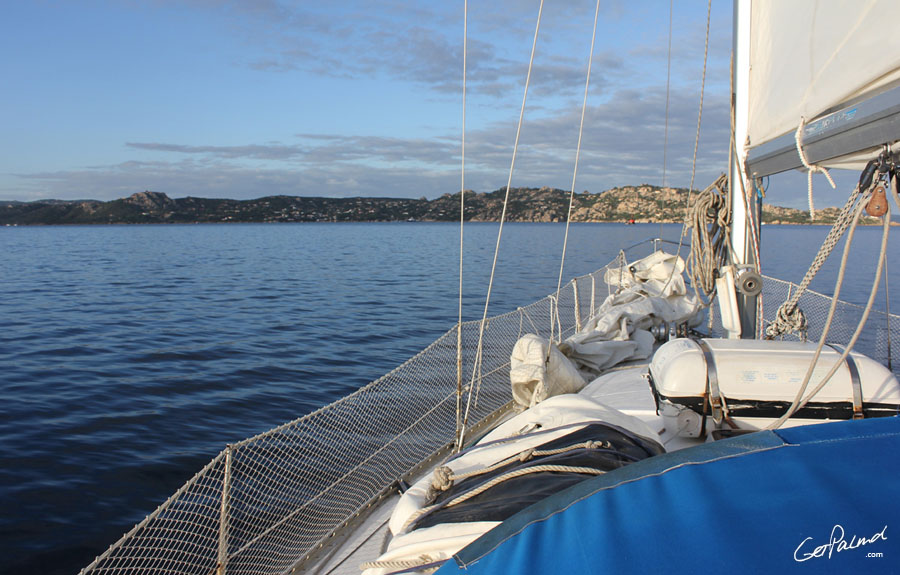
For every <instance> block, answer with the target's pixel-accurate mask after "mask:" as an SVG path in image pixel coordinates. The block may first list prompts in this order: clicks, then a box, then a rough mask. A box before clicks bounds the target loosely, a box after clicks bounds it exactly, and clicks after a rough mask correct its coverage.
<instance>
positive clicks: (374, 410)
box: [82, 259, 619, 575]
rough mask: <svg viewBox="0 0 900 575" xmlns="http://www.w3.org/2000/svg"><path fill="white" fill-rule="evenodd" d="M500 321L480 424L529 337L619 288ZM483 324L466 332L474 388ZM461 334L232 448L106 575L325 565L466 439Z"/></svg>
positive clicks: (583, 280) (580, 283)
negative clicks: (459, 429)
mask: <svg viewBox="0 0 900 575" xmlns="http://www.w3.org/2000/svg"><path fill="white" fill-rule="evenodd" d="M618 261H619V260H618V259H617V260H614V261H613V262H610V264H609V265H608V266H606V267H604V268H602V269H600V270H598V271H597V272H594V273H593V274H589V275H586V276H582V277H578V278H575V279H573V280H572V281H570V282H569V284H567V285H566V287H564V288H563V289H562V290H561V292H560V294H559V299H558V300H557V299H556V298H555V297H554V296H547V297H545V298H543V299H541V300H539V301H536V302H534V303H532V304H530V305H528V306H525V307H522V308H519V309H517V310H515V311H512V312H508V313H505V314H502V315H498V316H495V317H492V318H490V319H489V320H488V322H487V325H486V330H485V344H484V353H483V360H482V364H483V366H482V374H481V378H480V382H479V389H478V393H477V395H476V397H477V401H476V402H474V404H473V411H472V412H471V415H470V421H471V422H476V423H475V426H476V427H477V422H479V421H482V420H486V419H488V418H490V417H491V416H492V414H495V413H496V412H498V411H499V410H502V409H504V408H505V406H507V405H508V404H509V401H510V399H511V393H510V386H509V357H510V353H511V351H512V347H513V345H514V344H515V342H516V341H517V340H518V339H519V337H520V336H521V335H523V334H524V333H528V332H531V333H534V332H537V333H538V334H539V335H544V336H548V335H549V334H550V322H551V318H554V321H556V322H557V327H556V330H557V331H556V332H555V333H556V334H559V333H561V334H562V337H566V336H568V335H570V334H571V333H573V332H574V330H575V328H576V326H577V325H580V324H581V322H582V321H586V320H587V319H588V317H589V315H590V314H591V313H592V312H593V311H594V310H595V309H596V307H597V306H599V304H600V302H602V301H603V299H605V298H606V296H607V295H608V294H609V293H610V290H611V289H612V288H611V287H610V286H607V285H606V283H605V282H604V281H603V277H604V274H605V271H606V269H607V267H610V266H616V265H618V264H617V262H618ZM479 323H480V322H478V321H472V322H466V323H463V324H462V326H461V330H462V341H463V373H464V374H465V377H464V381H468V380H469V378H470V377H471V373H472V366H473V362H474V357H475V349H476V346H477V342H478V330H479ZM456 340H457V336H456V328H453V329H452V330H450V331H448V332H447V333H445V334H444V335H443V336H441V337H440V338H438V339H437V341H435V342H434V343H432V344H431V345H430V346H428V347H427V348H426V349H424V350H423V351H422V352H420V353H419V354H417V355H416V356H414V357H412V358H411V359H409V360H408V361H406V362H405V363H404V364H402V365H400V366H399V367H397V368H396V369H395V370H393V371H391V372H390V373H388V374H386V375H384V376H383V377H381V378H380V379H378V380H376V381H374V382H372V383H370V384H368V385H366V386H365V387H363V388H361V389H359V390H357V391H356V392H354V393H352V394H350V395H348V396H346V397H344V398H342V399H340V400H338V401H336V402H334V403H332V404H331V405H328V406H326V407H323V408H321V409H319V410H317V411H315V412H313V413H310V414H309V415H306V416H304V417H302V418H300V419H297V420H295V421H292V422H289V423H286V424H284V425H282V426H279V427H276V428H274V429H272V430H270V431H268V432H265V433H262V434H260V435H258V436H255V437H252V438H249V439H247V440H244V441H241V442H239V443H236V444H233V445H230V446H228V447H227V448H226V449H224V450H223V451H222V452H221V453H220V454H219V455H217V456H216V457H215V458H213V460H212V461H211V462H210V463H209V464H208V465H207V466H206V467H204V468H203V469H202V470H201V471H200V472H199V473H197V474H196V475H195V476H194V477H193V478H191V479H190V480H189V481H188V482H187V483H186V484H185V485H184V486H183V487H181V488H180V489H179V490H178V491H177V492H176V493H175V494H174V495H172V497H170V498H169V500H168V501H166V502H165V503H164V504H163V505H161V506H160V507H159V508H158V509H157V510H156V511H154V512H153V513H151V514H150V515H149V516H148V517H147V518H146V519H144V521H142V522H141V523H139V524H138V525H136V526H135V527H134V528H133V529H132V530H131V531H130V532H128V533H127V534H126V535H125V536H124V537H122V539H120V540H119V541H118V542H117V543H115V544H114V545H112V546H111V547H110V548H109V549H108V550H107V551H106V552H105V553H103V554H102V555H101V556H100V557H98V558H97V559H96V560H95V561H94V562H93V563H91V564H90V565H89V566H88V567H86V568H85V569H83V570H82V574H83V575H87V574H95V573H109V574H118V573H126V572H127V573H138V572H139V573H147V574H150V573H160V574H162V573H167V574H169V573H185V574H197V575H212V574H226V573H227V574H245V573H246V574H250V573H253V574H256V575H260V574H269V573H271V574H279V573H285V572H288V571H291V570H292V569H294V568H296V567H299V568H300V570H301V571H302V570H303V568H304V566H309V565H314V564H315V561H316V560H317V558H318V557H319V556H320V555H321V553H322V552H323V551H324V550H326V549H327V548H328V546H329V543H330V542H331V541H333V540H334V539H336V537H335V534H337V533H340V532H341V531H342V530H346V529H348V528H349V527H351V526H352V524H353V523H354V522H357V521H358V520H360V518H362V517H363V516H364V515H365V514H366V511H367V509H368V508H370V507H371V506H373V505H374V504H375V503H377V502H378V501H379V500H380V499H383V498H384V497H386V496H388V495H390V494H392V493H395V492H396V487H397V482H398V480H399V479H401V478H402V479H410V478H411V475H412V474H414V473H416V472H418V471H420V464H421V462H423V461H429V460H434V459H435V458H436V457H440V456H441V455H442V453H446V451H447V448H448V446H449V445H451V444H452V442H453V440H454V437H455V432H456V403H457V402H456V389H457V377H456Z"/></svg>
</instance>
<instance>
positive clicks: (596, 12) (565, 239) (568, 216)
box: [547, 0, 600, 359]
mask: <svg viewBox="0 0 900 575" xmlns="http://www.w3.org/2000/svg"><path fill="white" fill-rule="evenodd" d="M599 16H600V0H597V7H596V8H595V9H594V30H593V32H592V33H591V51H590V53H589V55H588V67H587V76H586V78H585V80H584V100H583V101H582V103H581V122H580V123H579V124H578V143H577V145H576V146H575V168H574V169H573V170H572V187H571V189H570V191H569V211H568V213H567V214H566V234H565V236H564V237H563V248H562V257H561V258H560V261H559V278H558V279H557V280H556V299H557V300H559V292H560V290H561V289H562V278H563V268H564V267H565V265H566V249H567V246H568V245H569V225H570V224H571V223H572V206H574V204H575V179H576V177H577V175H578V159H579V157H580V155H581V138H582V135H583V133H584V115H585V111H586V110H587V101H588V88H589V87H590V85H591V67H592V66H593V62H594V41H595V40H596V38H597V21H598V20H599ZM576 289H577V288H576ZM575 305H576V306H577V305H578V297H577V295H576V298H575ZM575 321H576V322H577V324H580V323H581V318H580V317H578V313H577V311H576V318H575ZM576 329H578V331H581V326H580V325H577V326H576ZM560 337H562V334H560ZM550 341H551V342H552V341H553V322H552V320H551V322H550ZM549 357H550V346H547V358H548V359H549Z"/></svg>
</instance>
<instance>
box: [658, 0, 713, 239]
mask: <svg viewBox="0 0 900 575" xmlns="http://www.w3.org/2000/svg"><path fill="white" fill-rule="evenodd" d="M673 2H674V0H669V48H668V52H667V54H668V55H667V60H666V127H665V131H664V132H663V170H662V187H663V188H665V187H666V160H667V159H668V158H667V155H668V152H669V85H670V80H671V78H672V4H673ZM705 67H706V66H705V64H704V68H705ZM660 191H662V190H660ZM656 208H657V210H658V211H659V212H660V215H662V200H661V199H660V200H657V202H656ZM662 235H663V225H662V217H660V218H659V237H660V239H662Z"/></svg>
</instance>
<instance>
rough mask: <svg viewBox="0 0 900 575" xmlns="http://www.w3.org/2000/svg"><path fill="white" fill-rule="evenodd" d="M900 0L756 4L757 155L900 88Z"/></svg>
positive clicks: (753, 91) (753, 113)
mask: <svg viewBox="0 0 900 575" xmlns="http://www.w3.org/2000/svg"><path fill="white" fill-rule="evenodd" d="M898 22H900V2H898V1H897V0H790V1H783V0H755V1H753V3H752V8H751V22H750V85H749V140H750V146H751V147H756V146H759V145H761V144H764V143H766V142H768V141H770V140H773V139H774V138H777V137H779V136H782V135H784V134H788V133H793V132H794V131H796V130H797V127H798V126H799V125H800V119H801V118H805V119H806V121H807V122H809V121H812V120H814V119H815V118H816V117H817V116H819V115H821V114H822V113H824V112H829V111H834V110H835V109H839V108H841V107H843V105H846V104H848V103H849V102H852V101H854V100H855V99H857V98H861V97H866V96H869V95H872V94H874V93H877V92H878V91H879V90H880V89H883V88H885V87H887V86H890V85H892V84H894V83H895V82H897V81H898V80H900V34H898V33H897V24H898Z"/></svg>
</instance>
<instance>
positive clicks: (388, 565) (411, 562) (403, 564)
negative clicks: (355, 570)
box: [359, 553, 444, 570]
mask: <svg viewBox="0 0 900 575" xmlns="http://www.w3.org/2000/svg"><path fill="white" fill-rule="evenodd" d="M442 559H444V557H443V554H442V553H438V556H437V557H431V556H430V555H419V556H418V557H417V558H415V559H394V560H386V561H366V562H365V563H362V564H361V565H360V566H359V568H360V569H361V570H366V569H412V568H415V567H423V566H425V565H429V564H431V563H434V562H435V561H441V560H442Z"/></svg>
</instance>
